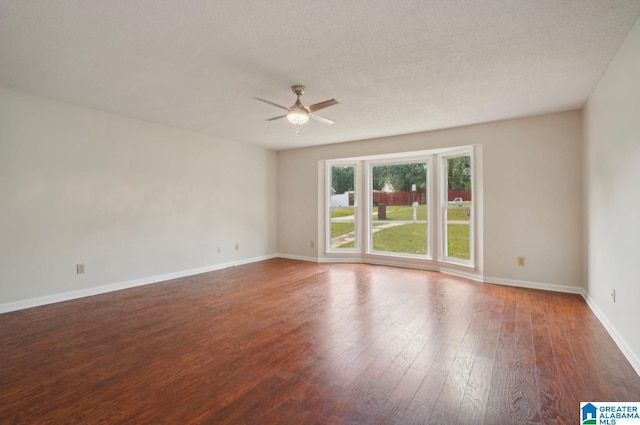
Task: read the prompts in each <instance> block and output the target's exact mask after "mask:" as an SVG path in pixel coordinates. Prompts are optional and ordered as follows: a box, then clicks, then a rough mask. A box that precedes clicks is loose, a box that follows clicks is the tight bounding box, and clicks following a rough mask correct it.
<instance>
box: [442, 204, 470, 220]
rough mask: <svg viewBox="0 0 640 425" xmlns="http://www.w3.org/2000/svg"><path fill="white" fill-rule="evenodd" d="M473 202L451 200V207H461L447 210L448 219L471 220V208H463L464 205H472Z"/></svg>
mask: <svg viewBox="0 0 640 425" xmlns="http://www.w3.org/2000/svg"><path fill="white" fill-rule="evenodd" d="M470 206H471V202H449V207H459V208H460V209H459V210H456V209H451V210H447V219H448V220H456V221H457V220H462V221H467V220H469V216H468V214H469V210H466V209H462V207H470Z"/></svg>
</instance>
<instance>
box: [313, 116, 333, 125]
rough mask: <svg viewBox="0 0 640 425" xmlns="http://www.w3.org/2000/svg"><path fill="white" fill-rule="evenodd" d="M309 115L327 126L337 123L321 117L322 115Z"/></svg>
mask: <svg viewBox="0 0 640 425" xmlns="http://www.w3.org/2000/svg"><path fill="white" fill-rule="evenodd" d="M309 115H310V116H311V118H313V119H314V120H316V121H320V122H322V123H325V124H335V123H336V122H335V121H334V120H330V119H329V118H325V117H321V116H320V115H316V114H309Z"/></svg>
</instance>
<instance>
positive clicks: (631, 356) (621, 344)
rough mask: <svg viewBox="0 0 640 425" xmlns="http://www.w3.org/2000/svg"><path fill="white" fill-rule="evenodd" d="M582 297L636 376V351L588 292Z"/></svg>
mask: <svg viewBox="0 0 640 425" xmlns="http://www.w3.org/2000/svg"><path fill="white" fill-rule="evenodd" d="M584 299H585V301H586V302H587V305H588V306H589V308H591V311H593V314H595V315H596V317H597V318H598V320H599V321H600V323H602V326H604V328H605V329H606V330H607V332H608V333H609V335H611V338H613V341H614V342H615V343H616V345H617V346H618V348H619V349H620V351H622V354H624V356H625V357H626V358H627V360H629V363H631V366H632V367H633V369H634V370H635V371H636V373H637V374H638V376H640V358H638V356H637V355H636V353H634V352H633V350H632V349H631V348H629V344H627V342H626V341H625V340H624V338H622V336H620V333H618V331H617V330H616V328H615V327H614V326H613V325H612V324H611V322H610V321H609V319H607V316H605V314H604V313H603V312H602V310H600V308H599V307H598V305H597V304H596V303H595V302H594V301H593V299H592V298H591V297H590V296H589V294H585V296H584Z"/></svg>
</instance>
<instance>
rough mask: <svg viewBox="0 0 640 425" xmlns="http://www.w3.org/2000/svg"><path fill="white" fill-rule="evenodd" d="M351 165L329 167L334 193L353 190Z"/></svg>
mask: <svg viewBox="0 0 640 425" xmlns="http://www.w3.org/2000/svg"><path fill="white" fill-rule="evenodd" d="M353 182H354V178H353V166H352V165H347V166H337V165H334V166H333V167H331V187H332V188H333V190H334V193H345V192H349V191H351V190H353Z"/></svg>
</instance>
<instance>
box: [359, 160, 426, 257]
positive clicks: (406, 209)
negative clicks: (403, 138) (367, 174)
mask: <svg viewBox="0 0 640 425" xmlns="http://www.w3.org/2000/svg"><path fill="white" fill-rule="evenodd" d="M371 186H372V187H371V191H372V192H371V199H372V200H373V205H372V207H371V208H372V210H371V229H370V232H371V240H372V251H373V252H378V253H380V252H382V253H385V252H388V253H401V254H409V255H421V256H424V255H427V254H428V253H429V252H428V249H429V243H428V238H427V211H428V208H427V163H426V162H417V163H403V164H393V165H374V166H372V167H371Z"/></svg>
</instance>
